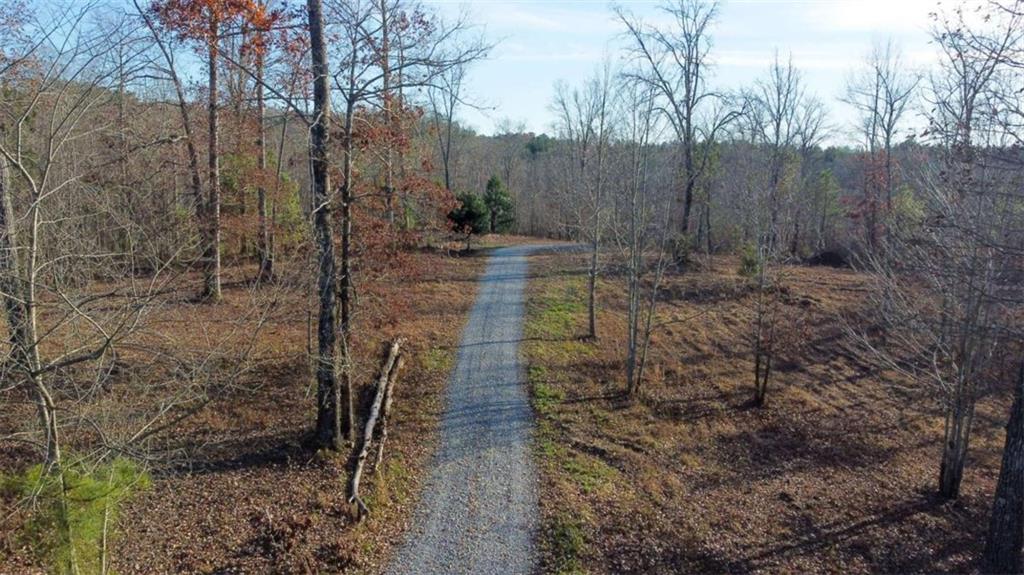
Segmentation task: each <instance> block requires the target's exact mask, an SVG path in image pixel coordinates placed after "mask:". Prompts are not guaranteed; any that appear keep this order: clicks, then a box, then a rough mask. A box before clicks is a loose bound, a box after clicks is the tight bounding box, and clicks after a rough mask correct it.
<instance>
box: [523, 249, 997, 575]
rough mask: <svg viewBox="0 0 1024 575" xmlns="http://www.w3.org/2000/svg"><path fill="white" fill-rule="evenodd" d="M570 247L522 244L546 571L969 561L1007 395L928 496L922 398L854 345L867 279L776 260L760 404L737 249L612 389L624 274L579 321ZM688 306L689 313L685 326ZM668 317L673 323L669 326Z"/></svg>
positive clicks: (931, 473) (669, 305)
mask: <svg viewBox="0 0 1024 575" xmlns="http://www.w3.org/2000/svg"><path fill="white" fill-rule="evenodd" d="M584 257H585V256H583V255H581V254H575V255H573V254H547V255H543V256H537V257H535V258H534V262H533V268H532V274H531V275H532V276H533V277H532V280H531V283H530V287H529V300H528V302H529V303H528V320H527V328H526V332H527V333H526V335H527V342H526V346H525V355H526V358H527V361H528V364H529V378H530V385H531V389H532V394H533V401H534V405H535V409H536V412H537V413H538V416H539V430H538V434H537V453H538V457H539V459H540V467H541V470H542V474H543V494H542V498H541V499H542V514H543V517H544V535H543V537H542V547H543V553H544V562H545V572H554V573H686V572H771V573H811V572H834V573H879V572H888V573H892V572H963V571H969V570H970V569H972V567H973V563H972V562H973V560H974V558H975V557H976V556H977V554H978V552H979V550H980V547H981V545H982V542H983V537H984V529H985V526H986V525H987V517H988V510H989V506H990V504H991V495H992V491H993V488H994V480H995V475H996V473H997V471H998V457H999V450H1000V449H1001V446H1002V430H1001V426H1002V423H1003V418H1004V417H1005V407H1006V397H1005V395H1003V394H999V393H995V394H990V395H989V396H987V397H986V398H985V399H983V400H982V402H981V403H980V404H979V408H978V409H979V413H978V419H977V423H976V434H975V436H974V438H973V440H972V446H971V452H970V461H969V463H968V470H967V472H966V476H965V480H964V489H963V493H962V496H961V498H960V499H959V500H958V501H955V502H942V501H940V500H938V499H937V498H935V497H934V496H933V492H934V491H935V488H936V483H937V475H938V458H939V454H940V442H941V437H942V419H941V417H940V416H939V414H938V409H937V405H936V404H935V401H934V396H935V394H934V393H931V392H930V391H929V390H927V389H920V388H916V387H915V386H913V385H912V384H911V382H906V381H901V380H900V379H899V378H898V377H896V375H895V374H893V373H887V372H885V371H883V370H879V369H877V368H876V367H875V365H874V362H872V361H871V358H869V357H865V356H864V354H863V353H861V351H860V350H859V349H858V348H857V347H856V346H854V345H852V344H851V342H849V341H848V338H847V336H846V333H845V332H844V330H843V328H842V326H843V324H844V321H846V320H845V319H844V318H847V317H851V316H853V315H854V314H856V313H858V312H863V311H864V310H862V309H861V308H862V301H863V295H864V289H865V280H864V278H863V277H862V276H860V275H858V274H857V273H856V272H853V271H850V270H835V269H830V268H820V267H792V268H789V269H787V270H786V276H787V278H788V279H787V285H788V288H787V291H786V294H785V298H784V305H785V313H784V315H785V316H786V317H788V318H790V319H791V320H792V321H791V325H793V326H799V329H800V337H799V338H794V343H792V344H791V345H790V346H788V347H787V348H786V349H784V350H783V353H782V354H781V357H779V360H778V362H777V363H778V370H777V372H776V374H775V376H774V378H773V380H772V383H771V386H770V388H769V391H768V402H767V405H766V406H764V407H761V408H757V407H753V406H752V402H751V398H752V396H753V373H752V371H753V366H752V354H751V352H750V343H749V341H750V340H749V331H750V325H751V322H752V319H753V311H752V309H751V307H752V306H751V295H750V292H749V290H747V289H745V285H746V283H745V282H746V280H744V279H743V278H742V277H740V276H739V275H738V274H737V271H736V270H737V269H738V267H739V262H738V261H737V260H734V259H731V258H716V259H715V260H714V263H713V269H712V270H708V269H706V266H705V269H704V270H702V271H696V272H690V273H687V274H685V275H676V276H671V277H669V278H668V280H667V282H666V284H665V286H664V301H663V303H662V304H661V307H660V308H659V317H658V320H659V321H663V322H665V325H664V327H663V328H661V329H659V330H658V331H656V332H655V334H654V337H653V349H652V351H651V358H650V363H649V366H648V371H647V377H646V378H645V379H646V381H645V382H644V383H643V388H642V393H641V397H640V398H638V399H635V400H628V399H627V398H626V397H625V396H624V395H623V393H622V392H623V390H624V387H625V383H624V381H625V376H624V350H625V342H626V325H625V316H626V310H625V305H626V298H625V292H624V290H625V287H624V286H625V282H624V278H616V277H613V276H612V277H605V278H604V279H602V280H601V282H600V285H599V306H600V307H599V309H600V314H599V321H598V326H599V335H600V339H599V340H597V341H596V342H591V341H586V340H582V339H580V338H579V337H578V336H579V335H581V334H584V333H585V331H586V275H585V272H584V270H585V269H586V268H585V262H584ZM686 318H693V319H689V320H687V319H686ZM673 322H674V323H673Z"/></svg>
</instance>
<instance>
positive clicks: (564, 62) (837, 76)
mask: <svg viewBox="0 0 1024 575" xmlns="http://www.w3.org/2000/svg"><path fill="white" fill-rule="evenodd" d="M427 3H429V4H432V5H434V6H435V7H436V8H437V9H438V10H440V11H441V12H442V13H443V14H454V13H457V12H458V11H459V10H468V11H469V13H470V15H471V18H472V20H473V21H474V22H475V23H477V24H479V25H480V26H483V27H484V28H485V30H486V33H487V36H488V37H489V38H491V39H492V40H497V41H498V45H497V47H496V48H495V50H494V51H493V53H492V55H491V58H490V59H489V60H487V61H484V62H480V63H477V64H475V65H474V66H473V68H472V69H471V71H470V73H469V78H468V82H467V83H468V88H469V91H470V94H471V96H472V98H473V99H475V100H476V101H478V102H480V103H483V104H486V105H487V106H488V107H490V108H492V109H488V110H485V111H482V112H481V111H476V110H469V109H467V110H463V111H462V113H461V114H460V115H461V117H462V118H461V119H462V120H463V121H464V122H465V123H467V124H468V125H470V126H471V127H473V128H474V129H476V130H477V131H480V132H482V133H491V132H492V131H493V129H494V125H495V123H496V122H497V121H498V120H500V119H501V118H510V119H512V120H515V121H522V122H524V123H525V124H526V127H527V129H528V130H530V131H534V132H550V131H551V124H552V121H553V116H552V113H551V111H550V109H549V106H550V104H551V97H552V94H553V91H554V90H553V86H554V83H555V82H556V81H557V80H560V79H561V80H564V81H565V82H567V83H568V84H570V85H574V84H578V83H580V82H582V81H583V80H585V79H586V78H587V77H588V76H590V75H592V74H593V73H594V71H595V70H596V69H597V68H598V67H599V66H600V65H601V62H602V61H603V59H604V58H605V57H606V56H608V57H610V58H611V59H612V60H613V61H615V60H616V59H617V58H618V57H619V55H620V53H621V52H620V50H619V46H621V45H622V42H624V41H625V40H624V39H623V38H622V37H621V31H622V28H621V26H620V25H619V24H618V23H617V22H616V21H615V20H614V18H613V14H612V11H611V8H610V7H611V5H612V4H610V3H608V2H605V1H586V0H567V1H548V2H539V1H514V2H501V1H477V2H473V3H472V4H466V3H464V2H449V1H430V0H427ZM619 4H620V5H622V6H624V7H625V8H626V9H628V10H630V11H632V12H634V13H635V14H638V15H641V16H643V17H644V18H645V19H646V20H649V21H659V20H661V21H664V16H663V15H661V14H660V13H659V11H658V9H657V2H654V1H633V2H630V1H620V2H619ZM937 4H938V3H937V2H936V0H732V1H728V0H726V1H724V2H723V3H722V7H721V12H720V16H719V19H718V24H717V26H716V27H715V29H714V32H713V35H714V48H713V51H712V60H713V61H714V62H715V77H714V79H713V81H712V83H713V84H714V85H717V86H718V87H721V88H736V87H739V86H742V85H745V84H748V83H750V82H752V81H753V80H754V79H755V78H757V77H759V76H761V75H763V73H764V70H765V69H766V67H767V66H768V63H769V61H770V60H771V59H772V57H773V55H774V53H775V51H776V50H778V51H779V53H780V54H781V55H782V57H784V58H785V57H786V56H787V55H789V54H792V58H793V63H794V65H796V67H797V68H799V69H801V71H802V73H803V77H804V79H805V81H806V86H807V89H808V92H811V93H814V94H817V95H818V97H819V98H821V99H822V100H823V101H825V102H826V103H827V104H828V106H829V108H830V112H831V120H832V123H833V124H835V125H836V126H837V127H838V128H841V129H845V130H846V131H847V132H849V131H850V130H852V123H853V113H852V111H851V110H850V109H849V107H848V106H846V105H845V104H843V103H841V102H839V101H838V97H839V96H841V95H842V93H843V87H844V85H845V81H846V78H847V77H848V75H849V74H850V72H851V71H852V70H853V69H855V68H856V67H857V66H858V64H860V62H862V61H863V60H864V58H865V56H866V54H867V53H868V51H869V50H870V48H871V45H872V42H875V41H885V40H887V39H889V38H892V39H893V40H894V41H895V43H896V44H897V45H898V46H899V47H900V48H901V50H902V53H903V59H904V62H906V63H907V64H908V65H909V66H914V67H916V68H919V69H926V68H927V67H928V66H929V65H931V63H932V62H934V58H935V56H934V54H935V50H934V47H933V46H932V45H931V44H930V41H929V35H928V25H929V16H928V14H929V12H931V11H934V10H936V7H937ZM852 140H853V136H852V134H839V135H838V136H837V138H836V141H840V142H843V141H852Z"/></svg>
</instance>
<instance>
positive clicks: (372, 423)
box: [348, 338, 402, 519]
mask: <svg viewBox="0 0 1024 575" xmlns="http://www.w3.org/2000/svg"><path fill="white" fill-rule="evenodd" d="M401 345H402V340H401V338H399V339H396V340H395V341H394V342H392V343H391V347H390V348H389V349H388V355H387V357H386V358H385V360H384V363H383V364H382V365H381V368H380V376H379V377H378V378H377V393H376V395H375V396H374V398H373V404H371V406H370V414H369V416H368V417H367V418H366V427H365V428H364V429H363V446H362V449H360V450H359V455H358V456H356V461H355V467H354V469H353V470H352V481H351V482H350V484H349V498H348V502H349V503H350V504H355V505H356V508H357V515H358V517H359V518H360V519H362V518H363V517H365V516H366V515H367V514H368V513H369V512H370V510H369V509H368V508H367V507H366V504H365V503H363V500H362V498H360V497H359V482H360V480H361V479H362V476H363V466H364V465H365V463H366V457H367V456H368V455H369V454H370V444H371V443H372V441H373V431H374V428H375V427H376V425H377V420H378V419H379V417H380V413H381V407H382V406H383V405H384V396H385V395H386V393H387V389H388V382H389V381H390V379H391V374H392V371H393V370H394V368H395V365H396V364H397V362H398V357H399V350H400V348H401Z"/></svg>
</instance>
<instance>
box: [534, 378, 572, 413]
mask: <svg viewBox="0 0 1024 575" xmlns="http://www.w3.org/2000/svg"><path fill="white" fill-rule="evenodd" d="M563 401H565V392H564V391H562V390H561V389H559V388H557V387H555V386H553V385H551V384H549V383H545V382H537V383H534V384H533V406H534V408H536V409H537V411H538V412H539V413H541V414H542V415H550V414H551V411H552V410H553V409H554V408H555V406H556V405H558V404H559V403H562V402H563Z"/></svg>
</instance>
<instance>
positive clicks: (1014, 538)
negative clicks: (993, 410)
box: [982, 364, 1024, 573]
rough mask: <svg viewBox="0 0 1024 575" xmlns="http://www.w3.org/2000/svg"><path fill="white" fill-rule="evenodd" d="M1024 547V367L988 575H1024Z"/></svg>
mask: <svg viewBox="0 0 1024 575" xmlns="http://www.w3.org/2000/svg"><path fill="white" fill-rule="evenodd" d="M1022 545H1024V364H1022V365H1021V367H1020V372H1019V375H1018V376H1017V385H1016V386H1015V388H1014V393H1013V406H1012V407H1011V408H1010V419H1009V421H1008V422H1007V424H1006V445H1005V447H1003V463H1002V467H1000V469H999V482H998V483H997V484H996V496H995V501H994V502H993V503H992V518H991V520H990V521H989V524H988V539H987V540H986V542H985V552H984V555H983V556H982V570H983V571H984V572H986V573H1021V572H1022V571H1024V564H1022V561H1021V546H1022Z"/></svg>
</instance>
